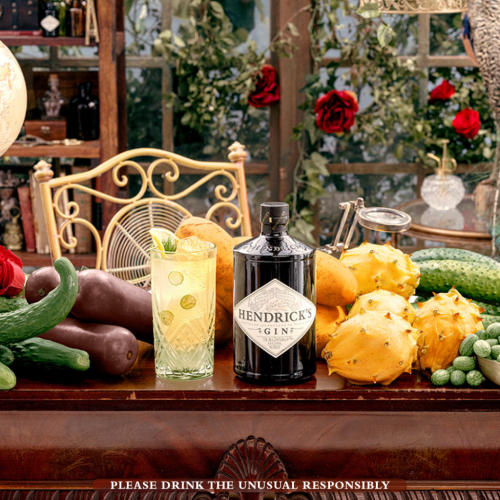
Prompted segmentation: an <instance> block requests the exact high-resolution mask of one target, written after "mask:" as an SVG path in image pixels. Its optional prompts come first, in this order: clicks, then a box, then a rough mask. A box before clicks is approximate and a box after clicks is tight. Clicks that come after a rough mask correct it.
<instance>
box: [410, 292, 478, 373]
mask: <svg viewBox="0 0 500 500" xmlns="http://www.w3.org/2000/svg"><path fill="white" fill-rule="evenodd" d="M480 313H481V309H480V308H479V307H478V306H477V305H476V304H473V303H472V302H470V301H468V300H467V299H465V298H464V297H462V295H460V292H458V290H455V289H454V288H452V289H451V290H450V291H449V292H448V293H438V294H436V295H435V296H434V297H433V298H432V299H430V300H428V301H426V302H424V303H423V304H419V308H418V309H417V316H416V319H415V322H414V323H413V326H414V327H415V328H416V329H417V330H418V361H419V365H420V369H422V370H425V369H430V370H431V371H432V372H434V371H436V370H439V369H441V368H447V367H448V366H449V365H450V364H451V363H452V361H453V359H454V358H455V357H456V356H457V353H458V349H459V347H460V343H461V342H462V340H463V339H464V338H465V337H467V335H469V334H471V333H475V332H476V331H477V330H481V329H482V328H483V323H482V322H481V316H480Z"/></svg>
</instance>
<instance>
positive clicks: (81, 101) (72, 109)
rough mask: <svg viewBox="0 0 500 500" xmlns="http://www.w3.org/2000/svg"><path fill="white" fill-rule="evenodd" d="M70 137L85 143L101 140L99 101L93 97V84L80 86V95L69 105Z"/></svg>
mask: <svg viewBox="0 0 500 500" xmlns="http://www.w3.org/2000/svg"><path fill="white" fill-rule="evenodd" d="M68 137H70V138H75V139H80V140H83V141H92V140H95V139H98V138H99V100H98V98H97V97H95V96H94V95H92V83H91V82H84V83H81V84H80V85H78V94H77V96H76V97H74V98H73V99H72V100H71V102H70V104H69V112H68Z"/></svg>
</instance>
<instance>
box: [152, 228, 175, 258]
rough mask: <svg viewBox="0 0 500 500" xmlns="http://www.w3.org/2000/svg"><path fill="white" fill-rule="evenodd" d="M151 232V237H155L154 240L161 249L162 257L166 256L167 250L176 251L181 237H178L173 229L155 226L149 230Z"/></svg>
mask: <svg viewBox="0 0 500 500" xmlns="http://www.w3.org/2000/svg"><path fill="white" fill-rule="evenodd" d="M149 234H150V235H151V238H153V242H154V244H155V246H156V248H157V249H158V250H159V251H160V253H161V255H162V257H164V256H165V254H166V253H167V252H169V253H170V252H175V251H176V249H177V243H178V241H179V238H177V236H176V235H175V234H174V233H173V232H172V231H169V230H168V229H165V228H162V227H153V228H151V229H150V230H149Z"/></svg>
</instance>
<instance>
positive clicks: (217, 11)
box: [210, 2, 224, 19]
mask: <svg viewBox="0 0 500 500" xmlns="http://www.w3.org/2000/svg"><path fill="white" fill-rule="evenodd" d="M210 8H211V9H212V13H213V15H214V16H215V17H217V18H219V19H222V18H223V17H224V9H223V8H222V5H221V4H220V3H219V2H210Z"/></svg>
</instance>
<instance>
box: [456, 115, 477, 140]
mask: <svg viewBox="0 0 500 500" xmlns="http://www.w3.org/2000/svg"><path fill="white" fill-rule="evenodd" d="M451 124H452V125H453V128H454V129H455V132H457V133H458V134H461V135H463V136H465V137H467V139H474V137H476V135H477V133H478V132H479V129H480V128H481V120H480V119H479V113H478V112H477V111H474V110H473V109H470V108H466V109H462V111H459V112H458V113H457V115H456V116H455V118H454V119H453V122H452V123H451Z"/></svg>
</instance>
